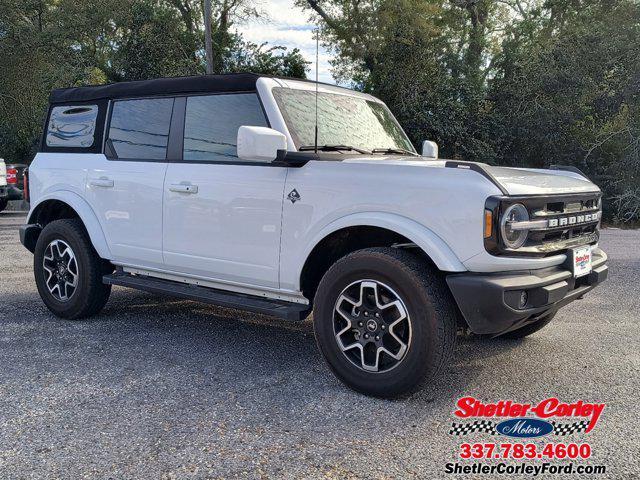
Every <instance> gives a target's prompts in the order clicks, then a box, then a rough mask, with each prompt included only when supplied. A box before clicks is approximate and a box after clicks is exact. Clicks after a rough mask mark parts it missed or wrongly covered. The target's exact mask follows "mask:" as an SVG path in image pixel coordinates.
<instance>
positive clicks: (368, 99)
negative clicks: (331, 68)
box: [269, 82, 419, 157]
mask: <svg viewBox="0 0 640 480" xmlns="http://www.w3.org/2000/svg"><path fill="white" fill-rule="evenodd" d="M309 83H311V85H314V84H313V82H309ZM311 85H310V86H311ZM327 87H328V88H327ZM285 90H287V91H292V92H296V93H297V92H304V94H307V95H315V88H296V87H293V86H290V85H286V86H285V85H278V86H273V87H272V88H270V92H269V93H270V94H271V97H272V98H273V101H274V106H275V107H276V108H277V110H278V113H279V114H280V116H281V118H282V122H283V123H284V126H285V127H286V128H287V130H288V133H289V136H290V138H291V140H292V143H293V145H291V146H290V148H289V150H290V151H300V148H301V147H303V146H304V147H308V146H309V143H308V142H305V141H302V140H301V139H300V138H299V132H297V131H296V126H295V122H294V121H293V119H292V118H291V116H290V113H289V112H288V111H287V108H286V107H285V106H284V105H283V104H282V103H281V98H280V94H281V92H284V91H285ZM318 94H319V95H320V96H342V97H347V98H351V99H354V100H356V101H360V102H364V103H367V104H375V105H376V106H377V107H379V108H381V110H382V111H383V112H384V115H385V117H386V119H388V120H389V121H390V122H391V123H392V125H393V127H394V129H395V130H396V132H395V133H396V134H398V135H400V136H401V138H402V142H398V141H395V140H394V141H393V143H394V144H395V147H396V148H397V149H405V150H408V151H409V152H412V154H413V155H416V156H417V155H419V153H418V152H417V151H416V149H415V147H414V145H413V143H412V142H411V140H410V139H409V136H408V135H407V134H406V132H405V131H404V129H403V128H402V126H401V125H400V123H399V122H398V120H397V119H396V117H395V116H394V115H393V113H392V112H391V110H390V109H389V107H387V105H386V104H385V103H384V102H382V101H381V100H380V99H378V98H375V97H373V96H371V95H368V94H364V93H360V92H357V91H353V90H348V89H343V88H341V87H337V86H332V85H320V88H319V90H318ZM318 123H319V125H322V119H321V118H319V122H318ZM307 133H308V132H307ZM340 140H344V142H342V143H341V144H345V145H349V143H348V141H347V140H348V139H347V138H340ZM312 143H313V142H312ZM318 143H319V144H323V143H326V142H325V141H324V140H323V139H319V141H318ZM401 143H402V144H401ZM350 146H352V147H355V148H357V149H365V150H371V149H373V148H376V149H386V148H387V146H385V145H368V146H366V147H365V146H362V145H350ZM291 147H293V148H291ZM407 147H410V148H407ZM331 153H336V152H331ZM339 154H340V155H360V156H361V155H362V153H361V152H357V151H355V150H354V151H345V150H342V151H340V152H339ZM370 155H372V156H376V157H377V156H390V155H398V156H407V155H410V153H406V154H400V153H383V152H376V153H370Z"/></svg>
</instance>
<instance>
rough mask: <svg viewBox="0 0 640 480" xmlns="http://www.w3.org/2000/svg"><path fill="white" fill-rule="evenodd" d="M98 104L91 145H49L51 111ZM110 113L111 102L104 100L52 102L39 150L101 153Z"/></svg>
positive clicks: (46, 151) (46, 117) (46, 116)
mask: <svg viewBox="0 0 640 480" xmlns="http://www.w3.org/2000/svg"><path fill="white" fill-rule="evenodd" d="M87 105H96V106H97V107H98V115H97V116H96V124H95V128H94V133H93V143H92V144H91V146H89V147H70V146H49V145H47V133H48V131H49V122H50V121H51V113H53V109H54V108H56V107H78V106H87ZM108 113H109V102H105V101H104V100H93V101H85V102H63V103H50V104H49V109H48V110H47V113H46V115H45V116H44V125H43V127H42V135H41V137H40V148H39V150H38V151H39V152H43V153H101V152H102V149H103V144H104V139H105V137H104V133H105V132H104V125H105V124H106V123H107V122H106V118H107V115H108Z"/></svg>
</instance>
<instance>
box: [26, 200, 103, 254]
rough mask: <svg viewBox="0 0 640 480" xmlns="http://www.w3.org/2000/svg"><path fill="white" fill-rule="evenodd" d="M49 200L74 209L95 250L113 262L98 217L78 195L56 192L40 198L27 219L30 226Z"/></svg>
mask: <svg viewBox="0 0 640 480" xmlns="http://www.w3.org/2000/svg"><path fill="white" fill-rule="evenodd" d="M47 200H58V201H60V202H64V203H66V204H67V205H69V206H70V207H71V208H73V209H74V210H75V212H76V213H77V214H78V216H79V217H80V220H82V223H83V224H84V226H85V228H86V230H87V233H88V234H89V238H90V239H91V243H92V244H93V248H95V250H96V252H97V253H98V255H99V256H100V257H101V258H104V259H106V260H111V259H112V258H113V257H112V256H111V251H110V250H109V245H108V243H107V239H106V237H105V235H104V232H103V231H102V227H101V226H100V222H99V221H98V217H97V216H96V214H95V212H94V211H93V209H92V208H91V206H90V205H89V204H88V203H87V202H86V200H84V199H83V198H82V197H81V196H80V195H78V194H77V193H74V192H71V191H69V190H56V191H54V192H50V193H48V194H46V195H43V196H42V197H40V198H38V202H37V203H35V204H33V205H32V206H31V209H30V211H29V216H28V217H27V223H28V224H29V223H32V221H31V218H32V216H33V214H34V212H35V211H37V210H38V207H39V206H40V205H42V204H43V203H44V202H46V201H47Z"/></svg>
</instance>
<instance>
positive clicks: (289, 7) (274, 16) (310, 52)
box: [237, 0, 336, 83]
mask: <svg viewBox="0 0 640 480" xmlns="http://www.w3.org/2000/svg"><path fill="white" fill-rule="evenodd" d="M256 6H257V7H258V8H259V9H260V10H261V11H263V12H264V13H265V16H264V17H262V18H260V19H256V20H251V21H250V22H247V23H245V24H242V25H237V27H238V30H239V31H240V33H242V34H243V36H244V38H245V40H250V41H252V42H254V43H257V44H261V43H263V42H268V43H269V45H282V46H284V47H287V48H289V49H293V48H298V49H299V50H300V52H301V53H302V55H303V56H304V57H305V59H306V60H307V61H310V62H312V63H311V64H310V65H309V71H308V72H307V77H308V78H310V79H315V78H316V41H315V39H314V38H313V30H314V28H315V25H313V24H312V23H310V22H309V17H310V15H309V12H305V11H303V10H302V9H301V8H298V7H296V6H295V5H294V0H258V1H257V2H256ZM319 57H320V68H319V69H318V70H319V71H318V77H319V78H318V79H319V80H320V81H321V82H327V83H336V82H335V80H334V79H333V77H332V76H331V72H330V65H329V59H330V56H329V54H328V52H327V51H326V50H325V49H323V48H322V45H320V56H319Z"/></svg>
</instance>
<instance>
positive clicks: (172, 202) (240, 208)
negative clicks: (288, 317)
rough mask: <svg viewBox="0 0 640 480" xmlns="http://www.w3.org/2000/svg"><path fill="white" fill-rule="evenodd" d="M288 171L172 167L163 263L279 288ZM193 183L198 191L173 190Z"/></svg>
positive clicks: (250, 167)
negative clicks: (284, 190) (284, 192)
mask: <svg viewBox="0 0 640 480" xmlns="http://www.w3.org/2000/svg"><path fill="white" fill-rule="evenodd" d="M286 173H287V169H286V168H279V167H272V166H270V165H262V166H257V165H229V164H193V163H186V164H181V163H172V164H170V165H169V168H168V170H167V176H166V184H165V194H164V202H165V208H164V225H165V228H164V234H163V237H164V261H165V265H166V266H167V267H168V268H169V269H171V270H172V271H175V272H183V273H186V274H190V275H197V276H200V277H205V278H210V279H216V280H221V281H227V282H240V283H248V284H254V285H260V286H265V287H278V265H279V259H280V230H281V218H282V201H283V188H284V182H285V176H286ZM181 183H182V184H190V185H192V186H195V187H197V192H193V193H184V192H175V191H172V185H176V184H181Z"/></svg>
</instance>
